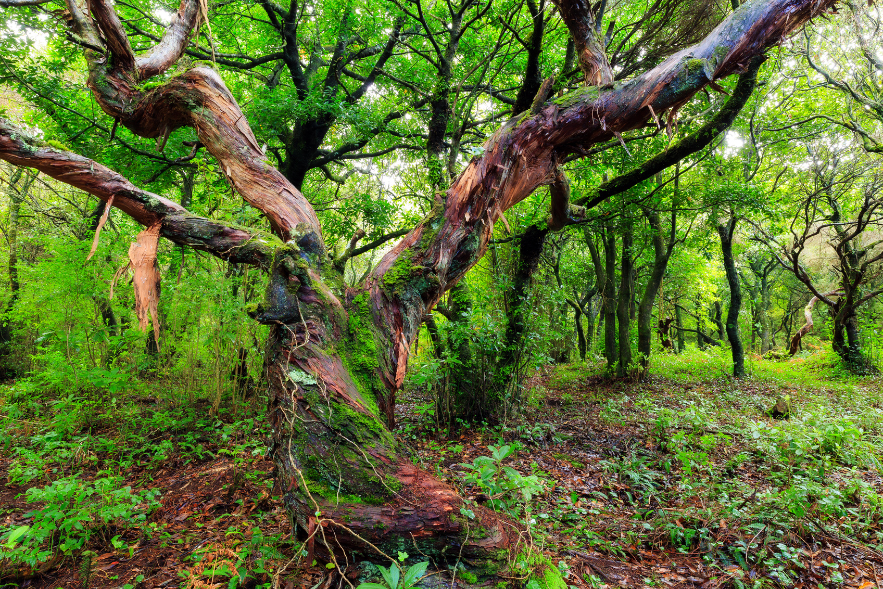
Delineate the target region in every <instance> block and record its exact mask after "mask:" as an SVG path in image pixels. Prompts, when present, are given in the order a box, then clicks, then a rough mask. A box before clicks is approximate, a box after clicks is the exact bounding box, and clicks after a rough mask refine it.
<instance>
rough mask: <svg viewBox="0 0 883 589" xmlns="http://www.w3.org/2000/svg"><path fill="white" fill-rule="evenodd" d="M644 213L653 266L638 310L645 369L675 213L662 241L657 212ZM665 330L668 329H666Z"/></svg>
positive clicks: (640, 351)
mask: <svg viewBox="0 0 883 589" xmlns="http://www.w3.org/2000/svg"><path fill="white" fill-rule="evenodd" d="M644 214H645V216H646V217H647V221H648V223H649V224H650V240H651V242H652V243H653V268H652V270H651V271H650V277H649V278H648V279H647V286H646V287H644V294H643V296H642V297H641V304H640V305H639V310H638V355H639V356H640V360H641V366H642V367H643V368H644V370H645V371H646V370H647V368H648V367H649V366H650V351H651V349H652V344H653V323H652V318H653V304H654V303H655V302H656V295H657V294H658V293H659V287H660V285H661V284H662V278H663V276H665V271H666V269H667V268H668V260H669V258H670V257H671V252H672V249H673V248H674V243H675V235H676V234H675V231H676V222H677V214H676V213H675V212H672V215H671V227H670V229H669V235H668V240H666V241H663V233H662V222H661V221H660V219H659V213H657V212H656V211H651V210H649V209H647V210H646V211H645V213H644ZM663 322H664V318H663V317H662V316H660V317H659V324H660V325H662V324H663ZM666 331H668V330H667V329H666Z"/></svg>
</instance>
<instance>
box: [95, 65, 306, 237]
mask: <svg viewBox="0 0 883 589" xmlns="http://www.w3.org/2000/svg"><path fill="white" fill-rule="evenodd" d="M108 82H111V83H108ZM90 85H91V86H92V89H93V92H94V94H95V97H96V99H97V100H98V103H99V104H100V105H101V107H102V109H103V110H104V111H105V112H106V113H108V114H110V115H111V116H115V117H118V118H119V119H120V122H121V123H122V124H123V125H124V126H125V127H126V128H127V129H129V130H130V131H132V132H133V133H135V134H136V135H140V136H142V137H147V138H156V137H160V138H161V137H164V136H168V134H169V133H171V132H172V131H173V130H175V129H177V128H180V127H183V126H190V127H193V129H194V130H195V131H196V134H197V137H199V141H200V143H202V144H203V145H204V146H205V148H206V149H207V150H208V151H209V153H211V154H212V155H213V156H214V157H215V158H216V159H217V160H218V162H219V164H220V167H221V169H222V170H223V172H224V174H225V175H226V176H227V178H228V179H229V180H230V183H231V184H232V185H233V187H234V188H235V189H236V191H237V192H238V193H239V194H240V195H242V197H243V198H244V199H245V200H246V201H247V202H248V203H250V204H251V205H252V206H254V207H256V208H258V209H260V210H261V211H263V212H264V213H265V214H266V215H267V217H268V219H269V220H270V224H271V225H272V227H273V230H274V231H275V232H276V233H277V235H279V236H280V237H281V238H282V239H283V240H285V241H287V240H288V239H290V238H291V237H292V236H293V235H294V233H295V229H296V228H297V226H298V224H301V223H303V224H306V227H307V229H308V230H309V231H311V232H313V233H315V235H316V236H321V230H320V228H319V221H318V219H317V218H316V214H315V212H314V211H313V208H312V206H311V205H310V203H309V202H308V201H307V199H306V198H304V196H303V194H301V192H300V191H299V190H297V189H296V188H295V187H294V186H292V185H291V183H290V182H288V180H286V179H285V177H284V176H283V175H282V174H281V173H280V172H279V171H278V170H277V169H276V168H274V167H273V166H272V165H271V164H270V163H269V162H268V161H267V157H266V156H265V155H264V153H263V151H262V150H261V148H260V146H258V142H257V139H256V138H255V136H254V134H253V133H252V131H251V128H250V127H249V126H248V123H247V122H246V120H245V115H244V114H243V113H242V111H241V110H240V109H239V105H238V104H237V103H236V100H235V99H234V98H233V96H232V94H230V91H229V90H228V89H227V87H226V86H225V85H224V82H223V81H222V80H221V77H220V76H219V75H218V74H217V72H215V71H214V70H212V69H210V68H207V67H197V68H194V69H192V70H189V71H187V72H185V73H184V74H182V75H180V76H178V77H176V78H172V79H171V80H169V81H168V82H167V83H166V84H164V85H163V86H160V87H159V88H156V89H155V90H152V91H149V92H140V91H138V90H137V89H136V88H134V87H133V86H131V85H128V84H126V82H125V80H123V79H121V77H119V76H114V75H112V74H111V73H109V72H104V73H103V75H102V73H101V72H99V71H96V68H93V70H92V72H91V76H90ZM319 239H320V240H321V237H319Z"/></svg>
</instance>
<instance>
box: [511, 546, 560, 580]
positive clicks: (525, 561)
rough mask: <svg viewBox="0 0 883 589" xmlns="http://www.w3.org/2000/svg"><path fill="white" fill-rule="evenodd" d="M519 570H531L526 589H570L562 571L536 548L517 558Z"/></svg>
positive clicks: (516, 565)
mask: <svg viewBox="0 0 883 589" xmlns="http://www.w3.org/2000/svg"><path fill="white" fill-rule="evenodd" d="M515 568H516V569H518V570H519V572H521V571H524V572H529V577H528V579H527V582H526V583H525V585H524V586H525V588H526V589H568V588H567V583H565V582H564V577H563V576H562V575H561V571H559V570H558V567H556V566H555V565H554V564H552V561H550V560H549V559H548V558H546V557H545V556H543V555H542V554H540V552H538V551H536V550H532V551H530V552H527V553H521V554H519V555H518V556H517V557H516V559H515Z"/></svg>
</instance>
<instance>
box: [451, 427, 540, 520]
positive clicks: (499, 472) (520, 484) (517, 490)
mask: <svg viewBox="0 0 883 589" xmlns="http://www.w3.org/2000/svg"><path fill="white" fill-rule="evenodd" d="M519 447H520V445H515V444H512V445H505V446H499V447H497V446H488V450H490V451H491V455H490V456H479V457H477V458H475V459H474V460H473V461H472V464H462V465H461V466H462V467H463V468H465V469H466V470H467V471H469V472H468V474H467V475H466V476H465V477H464V478H463V482H464V483H465V484H466V485H470V486H475V487H478V488H479V489H481V491H482V492H483V493H485V494H486V495H487V496H488V505H489V506H490V507H491V508H492V509H496V510H498V511H504V512H506V513H509V514H510V515H512V516H514V517H518V516H519V515H521V513H522V511H523V510H525V509H527V507H528V505H529V504H530V501H531V499H532V498H533V497H534V496H536V495H539V494H541V493H542V492H543V490H544V489H545V487H546V483H545V481H543V479H542V478H540V477H539V476H538V475H527V476H525V475H522V474H521V473H520V472H518V471H517V470H515V469H514V468H512V467H511V466H504V465H503V461H504V460H506V459H507V458H509V457H510V456H512V455H513V454H514V453H515V452H517V451H518V449H519Z"/></svg>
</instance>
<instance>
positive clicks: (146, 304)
mask: <svg viewBox="0 0 883 589" xmlns="http://www.w3.org/2000/svg"><path fill="white" fill-rule="evenodd" d="M160 228H161V224H160V223H156V224H154V225H151V226H150V227H148V228H147V229H145V230H144V231H142V232H141V233H139V234H138V237H137V238H136V239H135V243H133V244H132V245H131V246H130V247H129V261H130V262H131V264H132V271H133V272H134V274H135V279H134V285H135V313H136V314H137V315H138V326H139V327H140V328H141V331H147V326H148V325H149V324H150V321H151V320H152V321H153V335H154V337H155V338H156V341H157V343H159V309H158V305H159V267H158V266H157V264H156V249H157V247H158V245H159V231H160Z"/></svg>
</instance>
